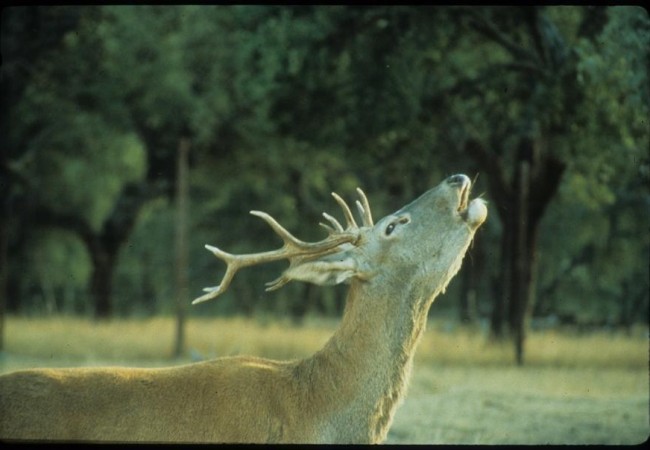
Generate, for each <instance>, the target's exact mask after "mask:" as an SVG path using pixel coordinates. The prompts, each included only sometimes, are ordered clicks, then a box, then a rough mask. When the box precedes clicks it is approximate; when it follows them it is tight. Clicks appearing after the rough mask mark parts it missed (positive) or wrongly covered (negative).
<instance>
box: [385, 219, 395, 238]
mask: <svg viewBox="0 0 650 450" xmlns="http://www.w3.org/2000/svg"><path fill="white" fill-rule="evenodd" d="M394 230H395V223H394V222H393V223H389V224H388V226H387V227H386V231H384V233H386V236H390V235H391V233H392V232H393V231H394Z"/></svg>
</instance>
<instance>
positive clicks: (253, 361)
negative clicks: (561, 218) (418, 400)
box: [0, 175, 487, 443]
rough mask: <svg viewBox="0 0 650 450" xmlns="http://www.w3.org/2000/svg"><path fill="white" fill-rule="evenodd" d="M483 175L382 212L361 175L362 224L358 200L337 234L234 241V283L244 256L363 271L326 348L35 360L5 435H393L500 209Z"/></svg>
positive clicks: (4, 421)
mask: <svg viewBox="0 0 650 450" xmlns="http://www.w3.org/2000/svg"><path fill="white" fill-rule="evenodd" d="M470 187H471V182H470V180H469V178H468V177H467V176H465V175H454V176H452V177H449V178H447V179H446V180H444V181H443V182H442V183H441V184H440V185H438V186H437V187H435V188H433V189H431V190H429V191H428V192H426V193H425V194H423V195H422V196H421V197H419V198H418V199H417V200H415V201H413V202H412V203H410V204H409V205H407V206H405V207H403V208H402V209H400V210H399V211H397V212H395V213H393V214H390V215H388V216H386V217H384V218H383V219H381V220H379V221H378V222H377V223H376V224H375V223H373V219H372V215H371V213H370V207H369V205H368V201H367V199H366V196H365V195H364V194H363V192H362V191H361V190H360V189H359V190H358V193H359V195H360V200H361V201H357V207H358V209H359V212H360V215H361V221H362V222H361V225H360V226H359V225H358V224H357V222H356V221H355V219H354V218H353V215H352V212H351V211H350V209H349V208H348V206H347V205H346V203H345V202H344V201H343V200H342V199H341V198H340V197H339V196H338V195H336V194H332V195H333V196H334V198H335V199H336V201H337V202H338V203H339V204H340V206H341V208H342V209H343V213H344V216H345V223H346V225H345V226H342V225H341V224H340V223H339V222H338V221H337V220H336V219H335V218H333V217H332V216H330V215H328V214H323V215H324V217H325V219H327V222H328V224H322V225H323V226H324V227H325V228H326V229H327V231H328V237H327V238H325V239H323V240H322V241H319V242H315V243H307V242H303V241H301V240H299V239H296V238H295V237H294V236H292V235H291V234H290V233H289V232H288V231H287V230H285V229H284V228H283V227H282V226H281V225H280V224H278V223H277V222H276V221H275V220H274V219H273V218H272V217H271V216H269V215H267V214H265V213H262V212H258V211H251V213H252V214H254V215H256V216H259V217H261V218H262V219H264V220H265V221H266V222H267V223H268V224H269V225H270V226H271V228H272V229H273V230H274V231H275V232H276V233H277V234H278V235H279V236H280V237H281V238H282V240H283V241H284V245H283V246H282V248H280V249H278V250H275V251H269V252H263V253H256V254H249V255H232V254H229V253H226V252H224V251H222V250H219V249H217V248H215V247H211V246H206V247H207V248H208V249H209V250H210V251H212V252H213V253H214V254H215V255H216V256H217V257H218V258H220V259H222V260H224V261H225V262H226V263H227V270H226V273H225V275H224V277H223V281H222V282H221V284H220V285H219V286H217V287H213V288H206V289H205V291H206V294H205V295H203V296H202V297H199V298H197V299H196V300H194V302H193V303H200V302H203V301H206V300H209V299H212V298H214V297H216V296H218V295H219V294H221V293H222V292H224V291H225V290H226V289H227V288H228V285H229V284H230V282H231V281H232V279H233V276H234V275H235V273H236V272H237V270H239V269H241V268H243V267H247V266H252V265H255V264H261V263H265V262H268V261H276V260H280V259H287V260H288V261H289V267H288V268H287V269H286V270H285V271H284V273H283V274H282V276H280V277H279V278H278V279H276V280H275V281H272V282H270V283H268V289H269V290H272V289H277V288H279V287H281V286H283V285H284V284H286V283H288V282H289V281H292V280H301V281H307V282H311V283H316V284H320V285H327V284H337V283H343V282H346V283H349V284H350V288H349V292H348V297H347V303H346V306H345V311H344V314H343V319H342V321H341V325H340V327H339V328H338V330H337V331H336V332H335V333H334V335H333V336H332V337H331V338H330V340H329V341H328V342H327V343H326V344H325V346H324V347H323V348H322V349H321V350H320V351H318V352H317V353H316V354H314V355H313V356H311V357H309V358H306V359H298V360H292V361H273V360H268V359H263V358H257V357H252V356H234V357H225V358H218V359H215V360H212V361H206V362H201V363H196V364H189V365H183V366H177V367H170V368H162V369H134V368H114V367H110V368H77V369H34V370H23V371H18V372H14V373H10V374H7V375H3V376H1V377H0V438H2V439H30V440H34V439H46V440H66V441H71V440H72V441H74V440H83V441H118V442H131V441H140V442H142V441H145V442H179V441H181V442H257V443H259V442H267V443H268V442H297V443H379V442H382V441H383V440H384V439H385V438H386V434H387V433H388V428H389V426H390V424H391V421H392V419H393V414H394V413H395V410H396V408H397V406H398V403H399V402H400V399H401V398H402V397H403V396H404V394H405V391H406V386H407V382H408V379H409V374H410V371H411V365H412V362H413V355H414V352H415V348H416V346H417V343H418V341H419V340H420V338H421V336H422V333H423V331H424V328H425V324H426V319H427V312H428V310H429V306H430V305H431V303H432V302H433V300H434V298H435V297H436V296H437V295H438V294H439V293H440V292H442V291H444V290H445V287H446V286H447V284H448V283H449V281H450V280H451V278H452V277H453V276H454V274H456V272H457V271H458V269H459V268H460V266H461V261H462V259H463V256H464V255H465V252H466V250H467V247H468V246H469V244H470V242H471V241H472V238H473V236H474V232H475V231H476V229H477V228H478V227H479V226H480V225H481V223H483V221H484V220H485V218H486V216H487V208H486V206H485V204H484V202H483V201H481V200H480V199H474V200H473V201H469V193H470Z"/></svg>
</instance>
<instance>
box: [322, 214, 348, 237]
mask: <svg viewBox="0 0 650 450" xmlns="http://www.w3.org/2000/svg"><path fill="white" fill-rule="evenodd" d="M323 217H325V218H326V219H327V220H329V222H330V223H331V224H332V226H329V225H327V224H326V223H322V222H319V223H318V224H319V225H320V226H322V227H323V228H325V229H326V230H327V231H328V232H329V233H330V234H332V233H343V232H344V231H345V230H344V229H343V226H342V225H341V223H340V222H339V221H338V220H336V219H335V218H334V217H332V216H330V215H329V214H327V213H326V212H324V213H323Z"/></svg>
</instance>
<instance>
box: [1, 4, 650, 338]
mask: <svg viewBox="0 0 650 450" xmlns="http://www.w3.org/2000/svg"><path fill="white" fill-rule="evenodd" d="M649 48H650V20H649V18H648V14H647V12H646V11H645V10H643V9H641V8H636V7H627V6H616V7H579V6H545V7H542V6H539V7H527V6H526V7H514V6H508V7H480V8H467V7H453V6H444V7H433V6H390V7H388V6H373V7H366V6H363V7H361V6H253V5H229V6H196V5H187V6H173V7H171V6H146V5H137V6H135V5H133V6H125V5H120V6H92V7H91V6H83V7H82V6H41V7H37V6H24V7H22V6H21V7H11V8H5V9H3V16H2V57H3V65H2V70H3V82H2V90H3V96H2V98H3V100H2V105H3V106H2V109H3V120H2V146H3V148H4V149H5V151H3V152H2V157H1V160H0V163H1V164H0V168H1V173H0V176H1V177H2V186H3V187H2V194H1V200H2V207H3V212H2V220H1V221H0V222H1V223H0V235H1V236H0V244H1V245H0V253H1V254H2V255H1V256H2V258H1V259H0V261H1V265H2V283H1V285H2V289H0V291H1V294H0V295H1V296H2V299H3V301H6V306H7V308H8V310H9V311H22V312H27V311H42V310H45V309H46V310H55V311H70V312H72V311H76V312H86V313H90V312H91V311H93V313H94V314H95V315H96V316H98V317H103V316H110V315H112V314H115V313H121V314H132V313H156V312H167V311H171V309H172V305H173V298H172V297H173V296H174V288H173V286H172V281H173V277H171V275H170V274H171V271H172V266H173V264H174V256H173V247H174V246H173V243H172V241H173V235H174V222H173V215H174V212H173V210H174V203H173V202H172V201H171V200H172V198H173V195H174V194H173V193H174V186H175V183H176V181H177V180H176V173H177V172H176V161H177V152H178V149H179V145H180V142H181V141H182V140H186V141H187V142H189V143H190V145H191V150H190V201H191V203H190V227H191V234H190V243H189V244H190V267H189V269H188V270H189V272H188V273H189V282H190V285H191V289H192V291H193V292H197V293H198V292H199V291H200V288H201V287H203V286H205V285H209V284H210V283H212V280H215V279H219V277H220V275H219V271H220V270H222V267H220V264H219V263H218V262H217V261H215V260H214V259H213V258H212V257H211V255H210V254H209V253H207V252H205V250H204V249H203V244H205V243H214V244H217V245H219V246H220V247H223V248H226V249H229V251H230V250H232V251H233V252H239V251H260V250H264V249H272V248H275V247H276V246H277V245H278V242H277V240H276V238H274V237H273V236H272V234H271V233H270V232H269V231H268V230H267V229H266V226H265V224H263V223H260V222H261V221H257V220H256V219H255V218H252V217H250V216H249V215H248V211H249V210H250V209H261V210H265V211H268V212H269V213H271V214H272V215H273V216H274V217H277V218H278V219H279V220H280V221H281V222H282V223H283V224H284V225H285V226H286V227H287V228H288V229H289V230H292V232H293V231H295V234H296V235H298V236H300V237H303V238H305V239H317V238H319V237H320V234H319V233H320V232H319V231H318V227H317V226H316V225H317V223H318V217H319V215H320V213H321V212H322V211H331V210H332V209H335V208H334V206H335V205H334V203H333V202H332V200H331V198H330V197H329V193H330V191H332V190H336V191H337V192H339V193H341V194H342V195H344V196H348V195H351V194H352V193H353V190H354V188H355V187H356V186H362V187H363V188H364V190H366V192H367V193H368V194H369V196H370V200H371V203H372V204H373V205H374V208H375V210H376V213H375V214H376V215H383V214H385V213H388V212H390V211H391V210H393V209H395V208H397V207H399V206H402V204H404V203H406V202H408V201H410V200H412V199H413V198H414V197H415V196H416V195H418V194H419V193H421V192H423V191H424V190H426V189H427V188H429V187H431V186H433V185H435V184H437V183H438V182H439V181H440V180H441V179H442V178H443V177H444V176H446V175H450V174H452V173H457V172H465V173H468V174H469V175H471V176H474V175H476V174H479V178H478V182H477V183H478V188H477V189H480V190H483V192H484V197H485V198H486V199H487V200H488V202H489V203H490V209H491V216H490V219H489V221H488V223H487V224H486V226H485V227H484V229H483V230H482V232H481V233H480V234H479V236H478V237H477V239H476V243H475V246H474V248H473V249H472V250H471V252H472V255H474V256H470V257H468V260H467V262H466V267H465V268H464V270H466V271H469V272H471V273H472V274H473V275H472V276H468V277H462V276H461V277H459V280H458V281H456V282H455V283H453V284H452V286H451V288H450V292H449V293H448V294H447V297H450V298H451V299H454V298H455V299H457V300H451V299H443V300H440V301H439V302H437V304H436V305H435V306H434V311H438V310H440V311H444V310H449V309H453V307H454V306H455V305H459V304H465V303H464V302H466V301H467V298H468V295H472V296H473V297H472V298H475V302H476V305H475V310H476V314H477V316H478V317H483V318H490V317H491V319H490V320H491V321H492V325H493V327H492V328H493V331H495V332H499V330H501V329H502V327H503V326H506V325H507V324H508V323H509V325H508V326H509V327H510V329H511V330H513V331H516V330H517V329H518V328H517V326H518V325H517V323H519V324H520V325H521V326H523V327H525V323H524V320H523V319H524V318H526V320H527V319H529V318H530V317H533V318H535V317H540V316H549V315H553V316H555V317H559V318H561V319H562V320H566V321H569V322H580V323H583V322H584V323H616V324H624V325H629V324H631V323H632V322H634V321H635V320H639V319H643V318H645V317H647V313H648V287H649V286H648V277H647V261H648V258H649V248H650V242H649V237H648V234H647V230H648V226H649V223H650V218H649V217H648V211H649V208H648V207H649V206H650V192H649V190H648V181H649V177H650V162H649V160H648V153H647V149H648V144H649V140H650V131H649V128H650V127H649V125H648V116H649V112H650V111H649V110H650V92H649V89H650V88H649V86H650V83H649V79H648V66H649V65H648V63H649V54H648V49H649ZM521 192H527V194H526V195H527V196H526V198H525V199H523V200H522V198H521V195H520V193H521ZM522 223H523V224H524V225H521V224H522ZM321 232H322V231H321ZM518 239H519V241H521V242H523V243H522V244H521V245H519V244H517V242H519V241H518ZM522 240H523V241H522ZM516 258H523V260H524V261H528V265H527V266H526V267H527V269H526V270H524V272H517V271H516V270H515V266H516V264H515V262H516V260H517V259H516ZM279 270H281V267H280V268H278V267H277V266H270V267H269V268H259V269H257V270H255V271H244V272H243V273H242V274H240V275H238V282H237V283H234V284H233V286H232V291H231V292H229V293H227V294H226V295H225V296H224V298H223V299H221V300H220V301H219V302H218V303H215V304H214V305H212V306H206V307H205V309H204V310H202V311H214V312H218V311H220V312H222V313H226V312H243V313H247V314H251V313H253V312H255V311H258V310H261V311H276V312H278V313H280V314H290V315H292V316H295V317H300V316H302V315H304V314H306V313H308V312H314V313H315V312H319V313H327V314H332V313H335V312H337V311H339V310H340V308H341V304H342V303H341V302H342V299H341V295H340V291H339V290H337V289H329V290H317V289H313V288H311V287H309V286H307V285H301V284H295V285H290V286H287V287H285V288H283V290H281V291H278V293H275V294H272V295H266V296H265V295H263V294H262V292H263V282H264V281H268V280H270V279H272V278H274V277H275V276H276V274H277V272H278V271H279ZM469 272H468V273H469ZM517 280H519V281H517ZM522 280H523V281H522ZM522 283H523V284H522ZM508 299H509V300H508ZM508 302H510V303H508ZM439 304H442V305H440V306H438V305H439ZM509 308H510V309H509ZM508 311H510V312H508ZM203 313H204V312H202V314H203ZM478 317H474V318H475V319H476V318H478ZM518 317H519V319H518ZM504 324H506V325H504Z"/></svg>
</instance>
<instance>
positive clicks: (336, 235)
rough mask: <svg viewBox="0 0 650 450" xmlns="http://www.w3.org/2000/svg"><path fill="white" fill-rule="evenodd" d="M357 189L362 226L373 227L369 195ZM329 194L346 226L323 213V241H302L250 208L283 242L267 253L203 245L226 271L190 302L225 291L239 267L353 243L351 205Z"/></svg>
mask: <svg viewBox="0 0 650 450" xmlns="http://www.w3.org/2000/svg"><path fill="white" fill-rule="evenodd" d="M357 192H358V193H359V196H360V198H361V202H359V201H358V200H357V202H356V204H357V208H358V209H359V213H360V214H361V217H362V221H363V226H372V225H373V221H372V215H371V213H370V205H369V203H368V198H367V197H366V195H365V194H364V192H363V191H362V190H361V189H359V188H357ZM332 196H333V197H334V199H335V200H336V202H337V203H338V204H339V205H340V206H341V209H343V214H344V216H345V220H346V224H347V227H346V228H345V229H344V228H343V226H341V224H340V223H339V222H338V220H336V219H335V218H334V217H332V216H330V215H329V214H327V213H323V217H325V218H326V219H327V220H328V221H329V222H330V223H331V226H330V225H326V224H323V223H321V224H320V225H322V226H323V227H325V228H326V229H327V230H328V233H329V236H328V237H327V238H325V239H323V240H322V241H318V242H304V241H302V240H300V239H298V238H296V237H295V236H293V235H292V234H291V233H290V232H289V231H287V230H286V229H285V228H284V227H283V226H282V225H280V224H279V223H278V222H277V221H276V220H275V219H274V218H273V217H271V216H270V215H268V214H267V213H265V212H262V211H251V212H250V213H251V214H252V215H254V216H257V217H260V218H262V219H263V220H264V221H265V222H266V223H268V224H269V226H270V227H271V228H272V229H273V231H275V233H276V234H277V235H278V236H280V238H281V239H282V240H283V241H284V245H283V246H282V247H281V248H279V249H277V250H271V251H268V252H261V253H251V254H245V255H233V254H231V253H228V252H224V251H223V250H220V249H218V248H217V247H214V246H212V245H206V246H205V248H206V249H208V250H210V251H211V252H212V253H213V254H214V255H215V256H216V257H217V258H219V259H221V260H223V261H224V262H225V263H226V264H227V268H226V273H225V274H224V276H223V279H222V280H221V284H220V285H218V286H214V287H207V288H204V289H203V291H204V292H206V294H204V295H202V296H201V297H199V298H197V299H195V300H194V301H192V304H193V305H196V304H197V303H201V302H205V301H207V300H210V299H213V298H215V297H217V296H218V295H220V294H222V293H223V292H225V290H226V289H228V286H229V285H230V282H231V281H232V279H233V277H234V276H235V274H236V273H237V271H238V270H239V269H241V268H244V267H248V266H253V265H256V264H262V263H266V262H271V261H278V260H281V259H288V260H289V261H290V265H294V264H296V263H298V262H302V261H304V260H307V259H315V258H318V257H321V256H325V255H328V254H331V253H335V252H336V251H338V250H339V247H340V246H341V245H342V244H346V243H352V244H354V243H356V242H357V240H358V239H359V230H360V228H359V226H358V225H357V223H356V221H355V220H354V217H353V216H352V212H351V211H350V208H349V207H348V205H347V204H346V203H345V201H344V200H343V199H342V198H341V197H340V196H339V195H338V194H336V193H334V192H332ZM289 281H291V280H290V278H288V277H286V276H284V275H282V276H280V277H279V278H278V279H276V280H274V281H271V282H269V283H266V286H267V288H266V290H267V291H271V290H275V289H278V288H280V287H282V286H284V285H285V284H286V283H288V282H289Z"/></svg>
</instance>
